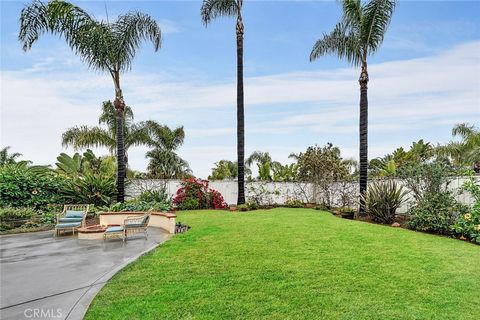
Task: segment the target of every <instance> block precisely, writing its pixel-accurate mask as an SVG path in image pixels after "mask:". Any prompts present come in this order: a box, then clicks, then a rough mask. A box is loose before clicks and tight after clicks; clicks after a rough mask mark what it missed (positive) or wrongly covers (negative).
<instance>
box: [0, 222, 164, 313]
mask: <svg viewBox="0 0 480 320" xmlns="http://www.w3.org/2000/svg"><path fill="white" fill-rule="evenodd" d="M148 234H149V237H148V239H145V238H144V237H143V236H140V235H139V236H138V237H132V238H131V239H130V238H129V240H128V241H127V242H126V243H123V242H122V240H120V239H111V240H107V241H105V242H104V241H103V240H78V239H77V237H76V236H75V237H72V236H62V237H58V238H54V237H53V233H52V232H36V233H29V234H20V235H11V236H2V237H0V288H1V291H0V318H1V319H32V318H33V319H82V318H83V316H84V314H85V311H86V310H87V308H88V306H89V304H90V302H91V301H92V299H93V298H94V297H95V295H96V294H97V293H98V291H100V289H101V288H102V286H103V285H104V284H105V282H106V281H107V280H108V279H110V277H112V276H113V275H114V274H115V273H116V272H117V271H119V270H120V269H121V268H123V267H124V266H125V265H127V264H128V263H130V262H132V261H134V260H135V259H137V258H138V257H139V256H140V255H141V254H143V253H145V252H147V251H149V250H152V249H153V248H155V247H156V246H158V245H159V244H160V243H162V242H164V241H166V240H167V239H168V238H169V234H167V233H166V232H164V231H162V230H161V229H158V228H149V230H148Z"/></svg>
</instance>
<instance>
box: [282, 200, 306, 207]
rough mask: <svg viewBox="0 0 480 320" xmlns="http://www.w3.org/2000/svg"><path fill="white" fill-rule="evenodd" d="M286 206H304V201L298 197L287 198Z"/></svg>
mask: <svg viewBox="0 0 480 320" xmlns="http://www.w3.org/2000/svg"><path fill="white" fill-rule="evenodd" d="M284 206H285V207H288V208H303V202H302V201H300V200H297V199H287V201H285V204H284Z"/></svg>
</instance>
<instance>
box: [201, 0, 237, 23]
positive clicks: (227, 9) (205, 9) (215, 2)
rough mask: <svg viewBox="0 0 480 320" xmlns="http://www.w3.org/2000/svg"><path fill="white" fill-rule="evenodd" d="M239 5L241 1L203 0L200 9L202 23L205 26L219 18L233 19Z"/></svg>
mask: <svg viewBox="0 0 480 320" xmlns="http://www.w3.org/2000/svg"><path fill="white" fill-rule="evenodd" d="M241 5H242V1H241V0H204V1H203V3H202V8H201V9H200V14H201V16H202V21H203V23H204V24H205V26H206V25H208V24H209V23H210V22H211V21H212V20H214V19H215V18H217V17H220V16H233V17H234V16H236V15H237V13H238V10H239V9H240V8H241Z"/></svg>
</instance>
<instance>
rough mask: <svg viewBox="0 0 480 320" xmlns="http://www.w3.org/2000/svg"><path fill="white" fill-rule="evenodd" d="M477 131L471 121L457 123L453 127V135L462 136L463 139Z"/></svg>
mask: <svg viewBox="0 0 480 320" xmlns="http://www.w3.org/2000/svg"><path fill="white" fill-rule="evenodd" d="M474 132H475V126H473V125H471V124H469V123H459V124H456V125H455V126H454V127H453V129H452V136H454V137H455V136H460V137H462V138H463V139H466V138H467V137H468V136H470V135H471V134H473V133H474Z"/></svg>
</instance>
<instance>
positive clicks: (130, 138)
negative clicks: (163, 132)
mask: <svg viewBox="0 0 480 320" xmlns="http://www.w3.org/2000/svg"><path fill="white" fill-rule="evenodd" d="M126 132H128V133H127V134H125V137H124V143H125V150H128V149H129V148H130V147H133V146H141V145H150V135H149V128H148V126H147V125H146V124H145V122H139V123H135V124H131V125H130V126H128V131H126Z"/></svg>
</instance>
